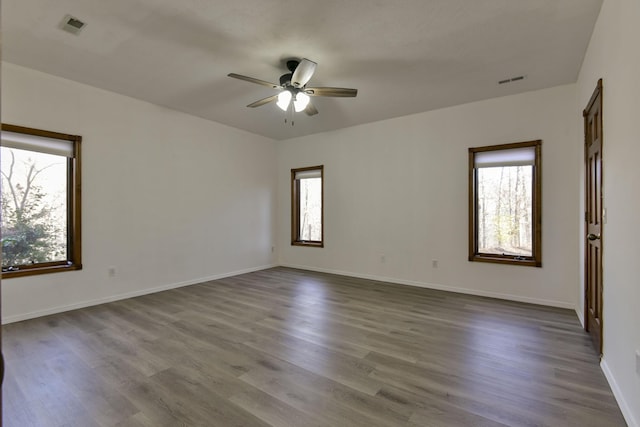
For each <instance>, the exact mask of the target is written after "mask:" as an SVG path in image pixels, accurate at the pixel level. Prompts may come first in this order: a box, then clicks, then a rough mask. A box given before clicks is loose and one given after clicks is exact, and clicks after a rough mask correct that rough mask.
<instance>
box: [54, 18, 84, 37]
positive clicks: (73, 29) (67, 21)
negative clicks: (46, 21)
mask: <svg viewBox="0 0 640 427" xmlns="http://www.w3.org/2000/svg"><path fill="white" fill-rule="evenodd" d="M86 26H87V24H85V23H84V22H82V21H81V20H79V19H78V18H76V17H73V16H71V15H67V16H65V17H64V19H63V20H62V23H61V25H60V28H62V29H63V30H65V31H66V32H68V33H71V34H75V35H78V34H79V33H80V31H81V30H82V29H83V28H84V27H86Z"/></svg>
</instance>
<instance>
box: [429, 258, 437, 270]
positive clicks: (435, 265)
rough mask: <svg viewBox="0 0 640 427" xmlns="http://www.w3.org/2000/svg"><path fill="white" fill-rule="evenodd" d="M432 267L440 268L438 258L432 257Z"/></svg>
mask: <svg viewBox="0 0 640 427" xmlns="http://www.w3.org/2000/svg"><path fill="white" fill-rule="evenodd" d="M431 267H433V268H438V260H437V259H432V260H431Z"/></svg>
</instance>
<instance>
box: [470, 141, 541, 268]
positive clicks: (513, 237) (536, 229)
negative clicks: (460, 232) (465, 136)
mask: <svg viewBox="0 0 640 427" xmlns="http://www.w3.org/2000/svg"><path fill="white" fill-rule="evenodd" d="M541 146H542V141H539V140H538V141H529V142H519V143H514V144H504V145H494V146H490V147H477V148H469V261H485V262H499V263H508V264H517V265H528V266H536V267H541V266H542V242H541V236H542V219H541V212H542V209H541V202H542V197H541V188H542V185H541V156H540V150H541Z"/></svg>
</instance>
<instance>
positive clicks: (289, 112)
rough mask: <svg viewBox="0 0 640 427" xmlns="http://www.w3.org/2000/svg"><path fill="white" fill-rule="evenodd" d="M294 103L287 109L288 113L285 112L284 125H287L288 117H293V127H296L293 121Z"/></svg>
mask: <svg viewBox="0 0 640 427" xmlns="http://www.w3.org/2000/svg"><path fill="white" fill-rule="evenodd" d="M293 114H294V113H293V102H290V103H289V106H288V107H287V111H285V113H284V123H285V124H286V123H287V116H288V115H291V126H293V125H295V121H294V120H293Z"/></svg>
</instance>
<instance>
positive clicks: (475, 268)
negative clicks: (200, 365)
mask: <svg viewBox="0 0 640 427" xmlns="http://www.w3.org/2000/svg"><path fill="white" fill-rule="evenodd" d="M576 117H581V110H576V109H575V85H568V86H562V87H556V88H551V89H546V90H541V91H536V92H529V93H525V94H521V95H516V96H510V97H504V98H498V99H493V100H489V101H482V102H477V103H472V104H466V105H461V106H457V107H452V108H447V109H442V110H437V111H433V112H427V113H422V114H416V115H412V116H406V117H400V118H395V119H391V120H386V121H382V122H377V123H372V124H367V125H362V126H358V127H353V128H348V129H343V130H339V131H335V132H329V133H323V134H316V135H312V136H307V137H302V138H297V139H291V140H287V141H284V142H281V143H280V144H279V145H278V161H279V166H278V186H279V189H280V192H279V196H278V212H280V214H279V216H278V221H279V226H278V233H279V242H280V243H279V244H280V252H279V253H280V263H281V264H283V265H288V266H295V267H301V268H308V269H313V270H321V271H329V272H338V273H345V274H349V275H354V276H361V277H370V278H380V279H384V280H389V281H393V282H399V283H407V284H414V285H419V286H420V285H422V286H429V287H435V288H443V289H450V290H454V291H461V292H471V293H475V294H480V295H490V296H496V297H502V298H508V299H514V300H522V301H529V302H536V303H543V304H549V305H556V306H561V307H569V308H576V307H577V304H578V293H577V292H576V283H577V282H578V280H579V272H578V265H579V260H578V257H579V252H578V251H577V250H576V242H577V241H578V239H579V233H580V226H581V223H580V221H579V215H578V211H579V200H580V153H581V150H582V144H581V143H580V142H579V140H580V137H579V135H578V134H577V129H576V127H575V122H576ZM534 139H542V140H543V146H542V153H543V154H542V158H543V160H542V167H543V216H542V221H543V251H542V256H543V267H542V268H533V267H518V266H510V265H498V264H487V263H479V262H475V263H474V262H469V261H467V256H468V227H467V224H468V219H467V218H468V199H467V190H468V152H467V148H468V147H472V146H483V145H492V144H503V143H510V142H519V141H528V140H534ZM319 164H324V166H325V234H324V236H325V247H324V248H323V249H318V248H309V247H299V246H290V244H289V242H290V238H291V237H290V225H289V221H290V218H289V217H290V215H289V214H288V213H289V212H290V193H289V188H290V183H289V181H290V169H291V168H298V167H303V166H312V165H319ZM283 213H284V214H283ZM383 255H384V257H385V261H384V262H381V256H383ZM433 259H437V260H438V261H439V266H438V268H432V262H431V261H432V260H433Z"/></svg>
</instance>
